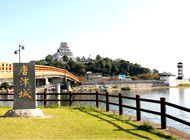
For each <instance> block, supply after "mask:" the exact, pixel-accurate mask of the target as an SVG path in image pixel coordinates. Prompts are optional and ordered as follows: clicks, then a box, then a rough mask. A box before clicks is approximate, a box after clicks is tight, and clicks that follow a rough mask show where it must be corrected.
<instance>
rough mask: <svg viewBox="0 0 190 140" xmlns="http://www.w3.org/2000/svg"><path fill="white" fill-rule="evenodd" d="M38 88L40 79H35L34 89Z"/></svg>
mask: <svg viewBox="0 0 190 140" xmlns="http://www.w3.org/2000/svg"><path fill="white" fill-rule="evenodd" d="M39 86H40V79H36V87H39Z"/></svg>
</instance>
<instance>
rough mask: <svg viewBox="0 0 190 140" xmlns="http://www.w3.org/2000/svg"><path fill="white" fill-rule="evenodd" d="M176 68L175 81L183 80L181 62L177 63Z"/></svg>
mask: <svg viewBox="0 0 190 140" xmlns="http://www.w3.org/2000/svg"><path fill="white" fill-rule="evenodd" d="M177 67H178V77H177V79H183V63H181V62H179V63H177Z"/></svg>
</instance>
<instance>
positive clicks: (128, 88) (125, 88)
mask: <svg viewBox="0 0 190 140" xmlns="http://www.w3.org/2000/svg"><path fill="white" fill-rule="evenodd" d="M121 90H131V88H130V87H123V88H121Z"/></svg>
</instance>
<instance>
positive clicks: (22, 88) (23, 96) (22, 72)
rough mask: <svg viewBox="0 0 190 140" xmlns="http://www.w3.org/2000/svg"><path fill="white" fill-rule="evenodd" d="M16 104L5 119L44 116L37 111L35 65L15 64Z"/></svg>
mask: <svg viewBox="0 0 190 140" xmlns="http://www.w3.org/2000/svg"><path fill="white" fill-rule="evenodd" d="M13 84H14V104H13V110H9V111H8V112H7V113H6V114H5V115H4V117H24V116H31V117H35V116H44V114H43V113H42V111H41V110H40V109H36V93H35V91H36V82H35V63H13Z"/></svg>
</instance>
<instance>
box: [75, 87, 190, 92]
mask: <svg viewBox="0 0 190 140" xmlns="http://www.w3.org/2000/svg"><path fill="white" fill-rule="evenodd" d="M165 88H190V87H189V86H165V87H146V88H144V87H142V88H131V90H138V89H165ZM81 89H84V90H85V91H87V90H86V89H88V90H95V91H96V90H97V91H99V90H100V89H95V88H81ZM104 89H107V90H121V88H104ZM73 91H78V90H76V89H73Z"/></svg>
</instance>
